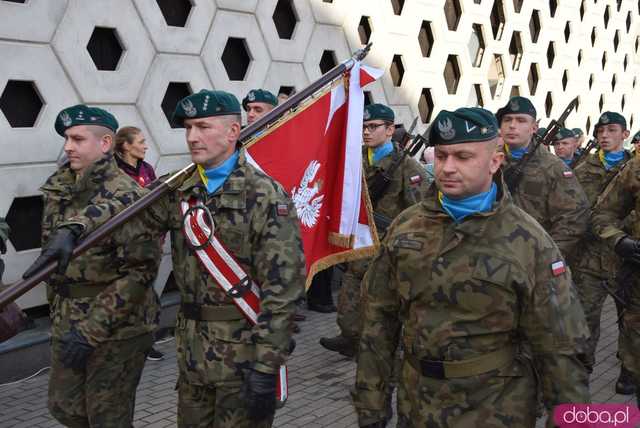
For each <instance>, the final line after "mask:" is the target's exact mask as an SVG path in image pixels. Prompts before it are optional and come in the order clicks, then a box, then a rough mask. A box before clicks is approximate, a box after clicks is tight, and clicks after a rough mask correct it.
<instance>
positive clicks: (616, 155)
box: [604, 150, 624, 171]
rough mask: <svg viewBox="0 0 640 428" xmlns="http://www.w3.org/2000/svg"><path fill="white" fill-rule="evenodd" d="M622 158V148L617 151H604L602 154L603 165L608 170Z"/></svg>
mask: <svg viewBox="0 0 640 428" xmlns="http://www.w3.org/2000/svg"><path fill="white" fill-rule="evenodd" d="M622 159H624V150H620V151H619V152H606V153H605V154H604V167H605V169H606V170H607V171H608V170H610V169H611V168H613V167H614V166H616V165H618V164H619V163H620V161H621V160H622Z"/></svg>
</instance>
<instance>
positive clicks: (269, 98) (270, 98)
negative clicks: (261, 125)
mask: <svg viewBox="0 0 640 428" xmlns="http://www.w3.org/2000/svg"><path fill="white" fill-rule="evenodd" d="M277 105H278V98H276V96H275V95H273V94H272V93H271V92H269V91H267V90H266V89H252V90H250V91H249V92H248V93H247V96H246V97H244V98H243V100H242V108H243V109H244V111H245V112H246V113H247V125H251V124H252V123H253V122H255V121H256V120H258V119H260V118H261V117H262V116H264V115H265V114H267V113H269V112H270V111H271V110H273V109H274V108H276V106H277Z"/></svg>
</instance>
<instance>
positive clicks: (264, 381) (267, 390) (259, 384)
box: [242, 369, 276, 421]
mask: <svg viewBox="0 0 640 428" xmlns="http://www.w3.org/2000/svg"><path fill="white" fill-rule="evenodd" d="M242 394H243V396H244V399H245V402H246V404H247V416H248V417H249V419H251V420H253V421H262V420H266V419H267V418H271V417H272V416H273V415H274V414H275V412H276V375H275V374H270V373H262V372H259V371H256V370H254V369H249V370H248V372H247V375H246V376H245V378H244V384H243V385H242Z"/></svg>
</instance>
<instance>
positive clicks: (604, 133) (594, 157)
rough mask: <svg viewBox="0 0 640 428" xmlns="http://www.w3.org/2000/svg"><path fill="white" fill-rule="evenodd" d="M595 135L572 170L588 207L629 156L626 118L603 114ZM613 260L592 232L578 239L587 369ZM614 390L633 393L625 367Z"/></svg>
mask: <svg viewBox="0 0 640 428" xmlns="http://www.w3.org/2000/svg"><path fill="white" fill-rule="evenodd" d="M594 136H595V138H596V139H597V141H598V145H599V146H600V149H599V150H598V151H597V152H596V153H591V154H588V155H587V156H586V158H585V160H584V161H582V162H581V163H580V165H579V166H578V167H577V168H576V169H575V175H576V177H577V178H578V181H579V182H580V184H581V185H582V187H583V189H584V191H585V193H586V194H587V197H588V198H589V204H590V205H591V206H593V205H595V203H596V201H597V200H598V197H599V196H600V195H601V194H602V192H603V191H604V189H605V187H606V186H607V184H609V183H610V182H611V180H612V179H613V177H614V176H615V175H616V174H618V172H619V171H620V168H621V167H622V166H623V165H624V164H625V163H626V162H627V161H628V160H629V159H630V158H631V154H630V153H629V152H628V151H626V150H624V149H623V144H624V140H625V139H626V138H628V137H629V131H628V130H627V121H626V120H625V118H624V117H623V116H622V115H621V114H619V113H614V112H605V113H603V114H602V115H601V116H600V119H599V120H598V123H596V126H595V128H594ZM616 259H617V257H616V255H615V253H613V252H612V251H611V250H610V249H609V247H607V246H606V244H604V243H602V242H601V241H600V240H599V239H598V238H597V237H596V236H595V235H594V234H593V233H586V234H585V236H584V237H583V238H582V240H581V241H580V257H579V258H578V259H577V260H576V262H575V263H574V266H573V273H574V275H573V279H574V281H575V283H576V286H577V288H578V294H579V296H580V300H581V302H582V306H583V308H584V312H585V316H586V318H587V323H588V324H589V330H590V331H591V338H590V339H589V349H588V352H587V355H586V356H587V365H588V368H589V369H590V370H592V369H593V366H594V365H595V354H596V347H597V344H598V339H599V337H600V315H601V314H602V306H603V305H604V301H605V299H606V297H607V294H608V293H609V292H610V291H612V290H615V286H613V284H612V283H610V282H609V280H610V279H611V278H613V276H614V271H615V266H616V264H617V260H616ZM621 336H622V335H621ZM616 391H617V392H618V393H619V394H633V384H632V383H631V382H630V378H629V375H628V372H627V370H626V369H625V368H624V366H623V367H622V368H621V374H620V378H619V379H618V382H616Z"/></svg>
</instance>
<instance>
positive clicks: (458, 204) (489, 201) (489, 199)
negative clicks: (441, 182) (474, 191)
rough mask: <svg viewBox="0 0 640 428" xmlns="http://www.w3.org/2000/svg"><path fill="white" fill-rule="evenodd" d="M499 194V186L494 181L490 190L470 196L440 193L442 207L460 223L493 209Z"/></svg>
mask: <svg viewBox="0 0 640 428" xmlns="http://www.w3.org/2000/svg"><path fill="white" fill-rule="evenodd" d="M497 194H498V186H496V183H493V182H492V183H491V189H489V191H488V192H483V193H480V194H478V195H474V196H469V197H468V198H463V199H451V198H448V197H447V196H445V195H444V194H442V193H440V203H441V204H442V209H444V210H445V212H446V213H447V214H449V216H451V218H452V219H453V221H455V222H456V223H460V222H461V221H462V220H463V219H464V218H465V217H468V216H470V215H472V214H476V213H484V212H487V211H489V210H491V207H493V203H494V202H495V201H496V196H497Z"/></svg>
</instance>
